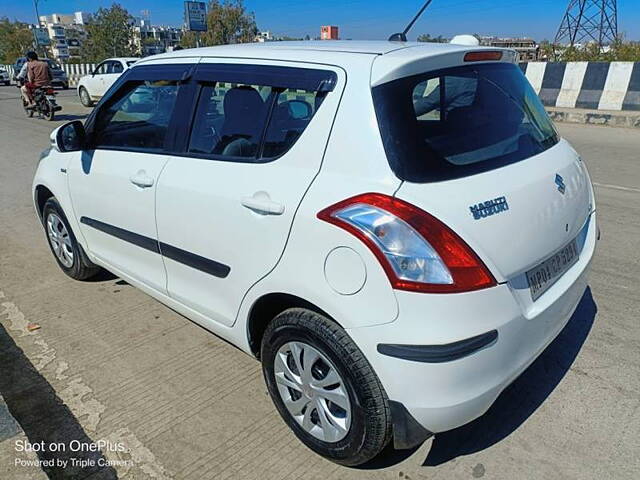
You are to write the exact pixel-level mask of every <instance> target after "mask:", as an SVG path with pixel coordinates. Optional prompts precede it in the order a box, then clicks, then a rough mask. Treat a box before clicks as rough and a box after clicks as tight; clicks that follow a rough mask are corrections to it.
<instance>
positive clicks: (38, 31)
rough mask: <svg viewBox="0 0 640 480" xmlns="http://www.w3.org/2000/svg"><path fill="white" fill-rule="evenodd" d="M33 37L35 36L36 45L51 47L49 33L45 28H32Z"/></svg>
mask: <svg viewBox="0 0 640 480" xmlns="http://www.w3.org/2000/svg"><path fill="white" fill-rule="evenodd" d="M33 35H34V36H35V38H36V43H37V44H38V45H51V39H50V38H49V31H48V30H47V29H46V28H34V29H33Z"/></svg>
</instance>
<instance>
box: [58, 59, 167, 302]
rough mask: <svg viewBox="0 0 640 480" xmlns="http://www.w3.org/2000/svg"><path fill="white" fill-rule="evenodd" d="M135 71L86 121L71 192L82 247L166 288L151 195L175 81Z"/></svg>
mask: <svg viewBox="0 0 640 480" xmlns="http://www.w3.org/2000/svg"><path fill="white" fill-rule="evenodd" d="M141 71H142V72H144V69H143V70H141ZM138 73H139V76H138V79H134V77H133V76H132V79H131V81H125V83H123V84H122V86H121V87H120V88H119V89H118V91H117V92H115V93H114V94H113V95H111V96H110V98H109V99H107V101H106V102H104V103H103V104H102V105H101V106H100V107H99V108H100V111H98V112H96V114H95V117H94V118H93V119H92V120H90V121H89V122H88V123H89V125H88V128H87V130H88V136H89V139H88V142H89V144H90V149H89V150H86V151H84V152H81V153H78V154H77V157H76V158H74V159H72V161H71V162H70V163H69V166H68V174H69V183H70V191H71V196H72V201H73V208H74V212H75V215H76V217H77V219H78V221H79V223H80V229H81V232H82V235H83V236H84V238H85V240H86V242H87V247H88V249H89V251H90V252H91V253H92V254H93V255H95V256H96V257H98V258H99V259H100V261H102V262H103V263H104V264H106V265H108V266H111V267H112V268H113V269H114V270H116V271H118V272H122V273H124V274H126V275H128V276H130V277H132V278H133V279H135V280H138V281H140V282H142V283H144V284H146V285H148V286H150V287H151V288H153V289H155V290H158V291H161V292H166V274H165V270H164V266H163V262H162V256H161V255H160V251H159V247H158V241H157V231H156V218H155V196H156V190H157V185H158V179H159V176H160V172H161V171H162V169H163V167H164V166H165V164H166V163H167V156H166V153H165V152H166V148H165V145H166V142H167V138H168V137H169V135H167V133H168V131H169V124H170V121H171V119H172V114H173V111H174V107H175V104H176V96H177V93H178V88H179V82H178V81H175V80H173V79H171V78H167V79H166V80H165V79H159V78H154V79H151V80H142V78H144V73H142V74H140V70H139V71H138ZM140 75H142V77H140Z"/></svg>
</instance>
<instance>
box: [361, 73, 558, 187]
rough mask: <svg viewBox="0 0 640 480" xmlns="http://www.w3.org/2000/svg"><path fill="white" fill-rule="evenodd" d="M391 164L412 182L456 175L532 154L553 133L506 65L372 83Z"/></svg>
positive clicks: (545, 146) (534, 100)
mask: <svg viewBox="0 0 640 480" xmlns="http://www.w3.org/2000/svg"><path fill="white" fill-rule="evenodd" d="M373 98H374V102H375V108H376V114H377V117H378V124H379V127H380V133H381V135H382V138H383V142H384V146H385V151H386V153H387V158H388V160H389V163H390V165H391V167H392V168H393V170H394V172H395V173H396V175H398V177H400V178H401V179H403V180H408V181H412V182H430V181H440V180H448V179H452V178H460V177H464V176H468V175H473V174H475V173H480V172H483V171H488V170H492V169H495V168H499V167H501V166H505V165H508V164H510V163H514V162H518V161H521V160H524V159H527V158H530V157H532V156H534V155H537V154H539V153H541V152H543V151H545V150H547V149H549V148H551V147H552V146H553V145H555V144H556V143H557V142H558V135H557V132H556V130H555V128H554V126H553V123H552V122H551V120H550V119H549V116H548V115H547V113H546V112H545V110H544V107H543V106H542V104H541V103H540V100H539V99H538V97H537V95H536V94H535V92H534V91H533V89H532V88H531V86H530V85H529V83H528V82H527V80H526V78H525V77H524V75H523V74H522V71H521V70H520V69H519V68H518V67H517V66H516V65H512V64H502V63H497V64H478V65H465V66H461V67H455V68H451V69H447V70H442V71H439V72H434V73H426V74H423V75H415V76H412V77H406V78H401V79H399V80H394V81H392V82H389V83H386V84H383V85H380V86H377V87H374V89H373Z"/></svg>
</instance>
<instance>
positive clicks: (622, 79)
mask: <svg viewBox="0 0 640 480" xmlns="http://www.w3.org/2000/svg"><path fill="white" fill-rule="evenodd" d="M633 65H634V64H633V62H611V66H609V73H608V74H607V81H606V82H605V84H604V91H603V92H602V97H601V98H600V104H599V105H598V110H622V105H623V104H624V98H625V96H626V95H627V89H628V88H629V82H630V81H631V74H632V73H633Z"/></svg>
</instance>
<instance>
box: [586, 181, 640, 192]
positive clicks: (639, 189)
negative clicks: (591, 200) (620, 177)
mask: <svg viewBox="0 0 640 480" xmlns="http://www.w3.org/2000/svg"><path fill="white" fill-rule="evenodd" d="M593 184H594V185H595V186H596V187H601V188H610V189H612V190H622V191H623V192H636V193H640V188H634V187H621V186H620V185H610V184H608V183H597V182H593Z"/></svg>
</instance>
